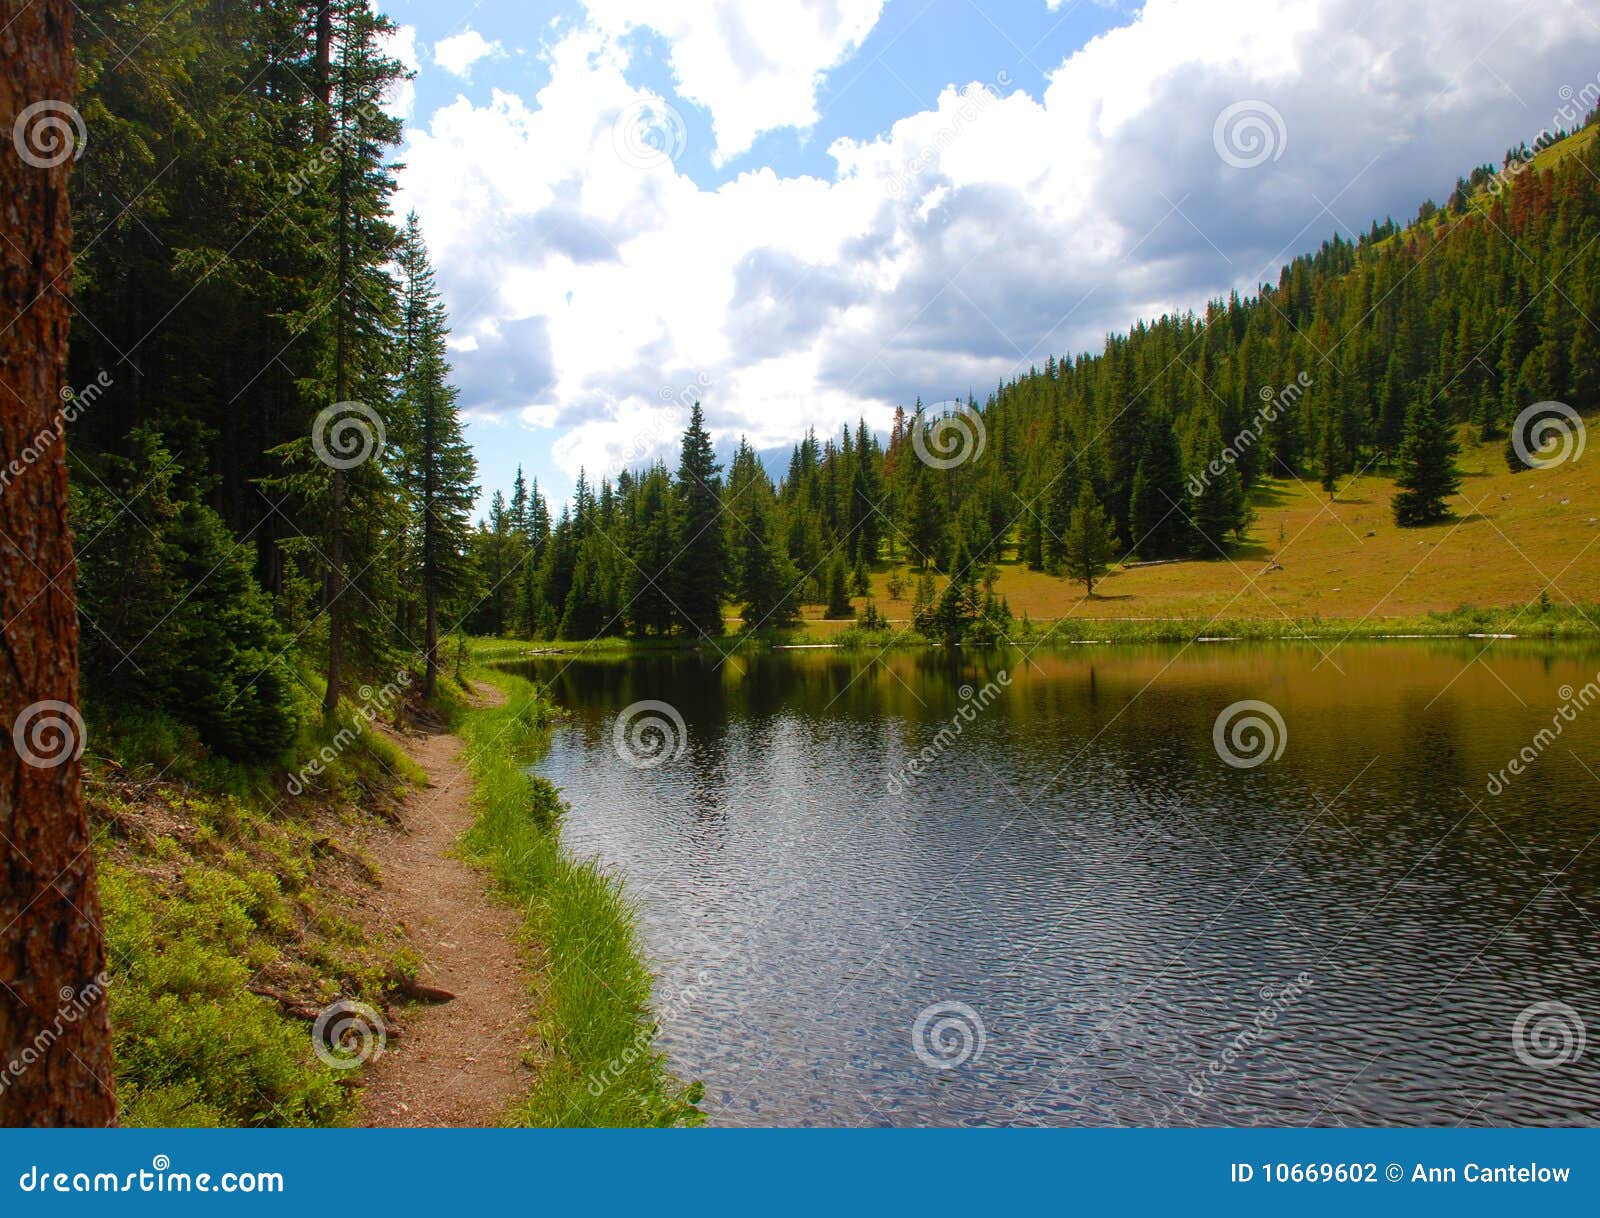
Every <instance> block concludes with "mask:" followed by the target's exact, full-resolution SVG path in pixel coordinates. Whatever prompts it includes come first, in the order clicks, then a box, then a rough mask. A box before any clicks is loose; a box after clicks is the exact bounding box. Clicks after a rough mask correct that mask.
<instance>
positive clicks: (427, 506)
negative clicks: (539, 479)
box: [399, 213, 528, 698]
mask: <svg viewBox="0 0 1600 1218" xmlns="http://www.w3.org/2000/svg"><path fill="white" fill-rule="evenodd" d="M399 266H400V276H401V288H402V292H403V294H404V299H405V300H406V301H407V302H409V303H410V306H411V307H410V308H408V310H407V314H408V316H407V322H408V331H410V332H411V333H412V342H413V345H414V357H413V358H412V359H410V360H409V361H408V367H407V369H406V371H405V373H404V375H403V377H402V380H401V392H402V394H403V395H404V399H405V403H406V407H407V409H406V412H405V413H406V417H407V419H408V420H409V427H408V429H407V436H408V439H409V441H410V443H409V445H408V447H409V451H408V453H407V460H406V465H405V474H406V476H405V483H406V488H407V490H408V491H409V498H410V502H411V506H412V512H413V515H414V517H415V525H414V528H413V530H412V531H413V535H414V536H415V537H416V539H417V540H416V545H417V555H416V562H417V575H418V577H419V578H418V581H417V582H418V584H419V585H420V590H421V594H422V600H423V640H422V654H423V676H422V694H423V697H426V698H431V697H433V696H434V693H435V690H436V688H437V685H438V677H439V614H440V606H441V604H442V603H444V602H445V601H446V600H447V599H448V598H450V597H452V596H454V595H456V594H458V593H460V592H461V591H462V590H463V589H464V588H465V586H466V580H467V575H468V572H469V570H470V568H469V565H468V561H467V536H468V533H469V531H470V530H469V528H468V515H469V513H470V512H471V510H472V502H473V500H474V499H475V498H476V497H477V494H478V488H477V487H476V486H475V485H473V478H474V476H475V475H476V474H477V462H476V460H474V458H473V456H472V449H471V448H470V447H469V446H468V445H467V442H466V439H465V438H464V437H463V436H462V433H461V419H460V416H459V415H458V414H457V412H456V389H455V387H454V386H453V385H451V384H450V380H449V376H450V367H449V364H448V362H447V360H446V355H445V336H446V334H447V333H448V327H447V326H446V321H445V311H444V305H443V303H442V302H441V301H440V299H439V293H438V289H437V288H436V287H435V286H434V277H433V266H432V264H431V263H430V262H429V260H428V250H427V246H426V244H425V243H424V242H423V239H422V230H421V226H420V225H419V224H418V222H417V217H416V215H415V214H414V213H413V214H412V215H411V216H410V217H409V218H408V220H407V223H406V229H405V233H404V235H403V237H402V239H401V246H400V257H399ZM527 505H528V501H527V490H526V487H525V486H524V485H523V481H522V469H521V467H518V469H517V485H516V494H515V497H514V498H513V500H512V507H511V510H510V513H509V521H508V523H509V525H510V527H511V528H513V529H515V530H517V531H518V533H519V534H521V533H525V531H526V522H527ZM513 574H514V573H513ZM508 582H509V579H508ZM513 586H515V585H514V584H513Z"/></svg>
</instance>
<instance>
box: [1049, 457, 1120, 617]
mask: <svg viewBox="0 0 1600 1218" xmlns="http://www.w3.org/2000/svg"><path fill="white" fill-rule="evenodd" d="M1065 540H1066V546H1065V552H1064V554H1063V556H1062V567H1063V568H1064V569H1065V571H1066V573H1067V575H1068V576H1069V577H1070V578H1072V579H1075V580H1079V581H1080V582H1082V584H1083V590H1084V593H1085V594H1086V595H1088V596H1093V595H1094V586H1095V583H1096V581H1097V580H1099V579H1100V577H1101V576H1103V575H1104V574H1105V573H1106V572H1107V571H1108V570H1110V569H1111V560H1112V558H1113V557H1115V555H1116V552H1117V540H1116V537H1115V535H1114V533H1113V532H1112V527H1111V522H1110V520H1109V519H1108V518H1107V517H1106V513H1105V509H1104V508H1102V507H1101V506H1100V500H1099V499H1097V498H1095V493H1094V488H1093V487H1092V486H1090V485H1089V484H1088V483H1087V482H1085V483H1084V484H1083V490H1082V491H1081V492H1080V493H1079V495H1078V504H1077V506H1076V507H1074V508H1073V509H1072V519H1071V520H1070V521H1069V522H1068V524H1067V536H1066V539H1065Z"/></svg>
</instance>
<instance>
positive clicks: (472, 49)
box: [433, 27, 505, 78]
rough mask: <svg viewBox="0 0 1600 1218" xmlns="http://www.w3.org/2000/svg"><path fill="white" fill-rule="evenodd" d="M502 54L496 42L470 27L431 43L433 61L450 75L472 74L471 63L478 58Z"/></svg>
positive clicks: (466, 75) (502, 51) (464, 75)
mask: <svg viewBox="0 0 1600 1218" xmlns="http://www.w3.org/2000/svg"><path fill="white" fill-rule="evenodd" d="M503 54H505V52H504V50H502V49H501V46H500V44H499V43H498V42H491V41H490V40H489V39H487V38H485V37H484V36H483V35H482V34H480V33H478V31H477V30H475V29H472V28H471V27H468V28H467V29H465V30H462V31H461V33H459V34H452V35H450V37H448V38H441V39H440V40H439V41H438V42H436V43H434V45H433V62H434V63H436V64H438V65H439V66H440V67H441V68H443V69H444V70H445V71H446V72H449V73H450V74H451V75H452V76H460V77H463V78H465V77H468V76H471V75H472V65H473V64H475V63H477V62H478V60H480V59H485V58H488V57H489V56H499V55H503Z"/></svg>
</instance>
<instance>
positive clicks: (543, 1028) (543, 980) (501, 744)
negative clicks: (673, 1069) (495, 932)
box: [456, 672, 700, 1128]
mask: <svg viewBox="0 0 1600 1218" xmlns="http://www.w3.org/2000/svg"><path fill="white" fill-rule="evenodd" d="M480 675H481V676H482V678H483V679H485V680H488V681H490V682H491V683H492V684H494V685H496V686H498V687H500V688H501V689H502V690H503V691H504V692H505V694H506V702H505V704H504V705H503V706H500V707H493V708H465V707H460V708H457V709H456V719H457V721H458V722H457V730H459V732H460V733H461V735H462V736H463V737H464V738H465V740H466V741H467V748H468V763H469V765H470V766H471V769H472V773H473V777H474V779H475V780H476V783H477V800H478V806H479V812H478V819H477V822H476V823H475V824H474V826H473V828H472V830H471V831H470V832H469V833H468V834H467V835H466V838H465V839H464V841H463V843H462V844H463V846H464V847H465V849H466V851H467V853H468V857H469V858H470V859H472V860H473V861H474V862H477V863H479V864H480V865H483V866H486V867H488V868H490V869H491V870H492V871H493V873H494V875H495V878H496V881H497V883H498V885H499V887H500V890H501V891H502V892H503V893H504V894H505V895H506V896H507V897H509V898H510V899H512V900H514V901H516V902H517V903H518V904H520V905H521V906H522V907H523V909H524V910H525V911H526V918H527V930H528V935H529V937H530V939H531V940H532V942H533V943H534V944H535V945H536V949H537V953H538V956H539V959H540V967H539V969H538V971H537V979H536V984H537V987H538V997H539V1003H538V1007H539V1021H540V1022H539V1026H538V1033H539V1041H540V1050H539V1060H538V1062H537V1063H536V1065H537V1067H538V1073H537V1080H536V1082H535V1083H534V1086H533V1089H532V1091H531V1092H530V1093H529V1095H528V1096H527V1098H526V1099H525V1100H524V1101H523V1102H522V1103H521V1104H519V1105H517V1106H516V1107H515V1108H514V1109H513V1111H512V1112H511V1113H509V1114H508V1118H507V1119H508V1122H509V1123H510V1124H513V1125H520V1126H530V1127H540V1128H548V1127H554V1126H584V1127H593V1126H603V1127H615V1126H639V1125H656V1126H660V1125H680V1124H692V1123H695V1122H696V1121H697V1120H698V1117H699V1113H698V1111H697V1110H696V1109H695V1107H694V1103H695V1102H696V1100H697V1099H698V1098H699V1094H700V1090H699V1087H698V1086H691V1087H684V1086H682V1085H681V1084H679V1083H678V1082H676V1080H674V1079H673V1078H672V1077H671V1075H670V1074H669V1073H668V1072H667V1069H666V1063H665V1060H664V1058H663V1057H662V1055H661V1054H660V1053H659V1052H658V1051H657V1050H656V1049H655V1048H654V1045H653V1042H654V1036H655V1025H654V1020H653V1018H652V1016H651V1013H650V982H651V978H650V972H649V970H648V969H647V968H646V967H645V965H644V963H643V960H642V958H641V956H640V954H639V950H638V945H637V942H636V936H635V931H634V912H633V908H632V906H631V905H629V903H628V902H627V900H626V898H624V896H623V895H622V892H621V889H620V887H619V885H618V883H617V881H616V880H615V879H614V878H612V877H610V876H607V875H606V874H605V873H604V872H602V871H601V870H600V868H599V867H598V866H597V865H596V864H595V863H594V862H593V861H590V860H579V859H575V858H573V856H572V855H570V854H569V853H568V852H567V851H566V850H564V849H563V848H562V845H561V838H560V831H559V826H560V819H561V816H562V815H563V813H564V812H565V810H566V809H565V805H564V804H563V803H562V801H561V797H560V794H559V792H557V790H556V789H555V787H553V786H552V785H551V784H550V783H549V782H548V781H547V780H546V779H543V778H539V777H535V776H531V775H529V774H528V773H527V771H526V768H525V767H526V765H527V762H528V761H529V760H531V759H532V758H533V757H534V756H536V755H537V753H538V752H539V750H540V749H542V748H543V747H544V746H545V744H546V742H547V740H548V725H549V722H550V719H551V715H552V708H551V706H550V704H549V702H548V701H547V700H546V699H545V697H544V696H543V695H542V694H541V692H540V691H539V689H538V688H537V687H536V686H535V685H533V684H532V683H531V682H529V681H525V680H523V679H521V678H519V677H516V676H512V675H510V674H508V673H499V672H494V673H485V674H480Z"/></svg>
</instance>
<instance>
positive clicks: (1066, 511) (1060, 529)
mask: <svg viewBox="0 0 1600 1218" xmlns="http://www.w3.org/2000/svg"><path fill="white" fill-rule="evenodd" d="M1046 472H1047V473H1048V474H1049V477H1050V482H1049V484H1048V485H1047V486H1046V487H1045V489H1044V493H1043V495H1042V496H1041V500H1042V502H1036V503H1035V506H1034V511H1036V512H1042V513H1043V518H1042V520H1041V525H1042V529H1041V532H1042V534H1043V535H1042V537H1041V538H1040V542H1041V546H1042V554H1041V558H1042V564H1043V566H1044V569H1045V570H1046V571H1053V572H1059V571H1060V570H1061V565H1062V564H1063V563H1064V562H1065V561H1066V557H1067V533H1068V531H1069V530H1070V528H1071V526H1072V509H1073V508H1074V507H1076V506H1077V504H1078V495H1079V492H1080V491H1081V490H1082V489H1083V485H1084V481H1085V478H1084V475H1083V472H1082V467H1081V464H1080V462H1079V460H1078V452H1077V443H1076V440H1075V439H1074V438H1073V437H1071V436H1070V435H1069V436H1068V437H1067V438H1065V439H1063V440H1060V441H1058V442H1057V443H1056V444H1055V446H1054V447H1053V449H1052V454H1051V457H1050V460H1049V462H1048V463H1047V465H1046Z"/></svg>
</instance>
